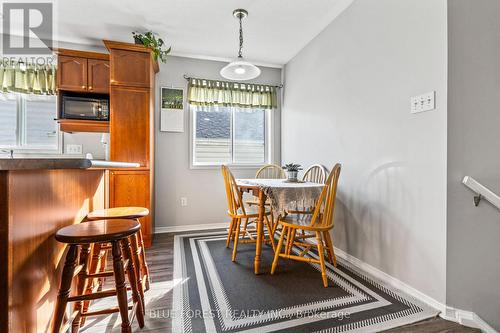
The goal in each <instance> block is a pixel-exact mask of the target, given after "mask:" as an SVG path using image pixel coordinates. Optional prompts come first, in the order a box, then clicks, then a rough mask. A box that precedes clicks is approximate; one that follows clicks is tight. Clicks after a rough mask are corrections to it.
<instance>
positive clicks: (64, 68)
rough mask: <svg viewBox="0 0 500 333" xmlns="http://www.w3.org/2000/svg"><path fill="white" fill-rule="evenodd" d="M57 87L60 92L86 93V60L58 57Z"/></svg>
mask: <svg viewBox="0 0 500 333" xmlns="http://www.w3.org/2000/svg"><path fill="white" fill-rule="evenodd" d="M57 87H58V89H61V90H69V91H87V59H86V58H79V57H70V56H63V55H60V56H59V57H58V68H57Z"/></svg>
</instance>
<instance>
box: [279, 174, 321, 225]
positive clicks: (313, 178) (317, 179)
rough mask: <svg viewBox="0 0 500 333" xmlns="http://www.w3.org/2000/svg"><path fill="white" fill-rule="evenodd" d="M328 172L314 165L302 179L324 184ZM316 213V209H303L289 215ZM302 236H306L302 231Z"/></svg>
mask: <svg viewBox="0 0 500 333" xmlns="http://www.w3.org/2000/svg"><path fill="white" fill-rule="evenodd" d="M327 174H328V170H327V169H326V168H325V167H324V166H322V165H321V164H313V165H311V166H310V167H309V168H307V170H306V172H304V176H303V177H302V181H305V182H311V183H318V184H324V183H325V181H326V178H327ZM313 212H314V207H302V208H298V209H296V210H292V211H289V212H288V213H289V214H312V213H313ZM302 234H305V232H304V231H302Z"/></svg>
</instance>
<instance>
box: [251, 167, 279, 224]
mask: <svg viewBox="0 0 500 333" xmlns="http://www.w3.org/2000/svg"><path fill="white" fill-rule="evenodd" d="M285 178H286V173H285V171H284V170H283V168H282V167H280V166H279V165H276V164H266V165H264V166H263V167H262V168H260V169H259V170H257V173H256V174H255V179H285ZM246 203H247V205H249V206H258V205H259V199H258V198H255V197H254V198H252V199H250V200H247V201H246ZM265 205H266V206H267V207H270V206H271V201H270V200H269V199H267V200H266V203H265ZM247 225H248V221H245V230H246V227H247ZM271 225H272V226H273V230H275V229H276V226H277V225H275V223H274V216H273V214H272V210H271Z"/></svg>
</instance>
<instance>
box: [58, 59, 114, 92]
mask: <svg viewBox="0 0 500 333" xmlns="http://www.w3.org/2000/svg"><path fill="white" fill-rule="evenodd" d="M57 53H58V61H57V62H58V70H57V89H58V90H60V91H69V92H83V93H100V94H107V93H109V75H110V70H109V69H110V66H109V55H108V54H104V53H96V52H86V51H76V50H67V49H58V50H57Z"/></svg>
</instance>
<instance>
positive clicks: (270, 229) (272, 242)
mask: <svg viewBox="0 0 500 333" xmlns="http://www.w3.org/2000/svg"><path fill="white" fill-rule="evenodd" d="M264 219H265V221H266V226H267V232H268V234H269V240H270V241H271V246H272V248H273V251H276V244H274V234H273V232H272V231H273V229H272V226H271V222H270V221H269V219H268V218H267V216H264Z"/></svg>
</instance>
